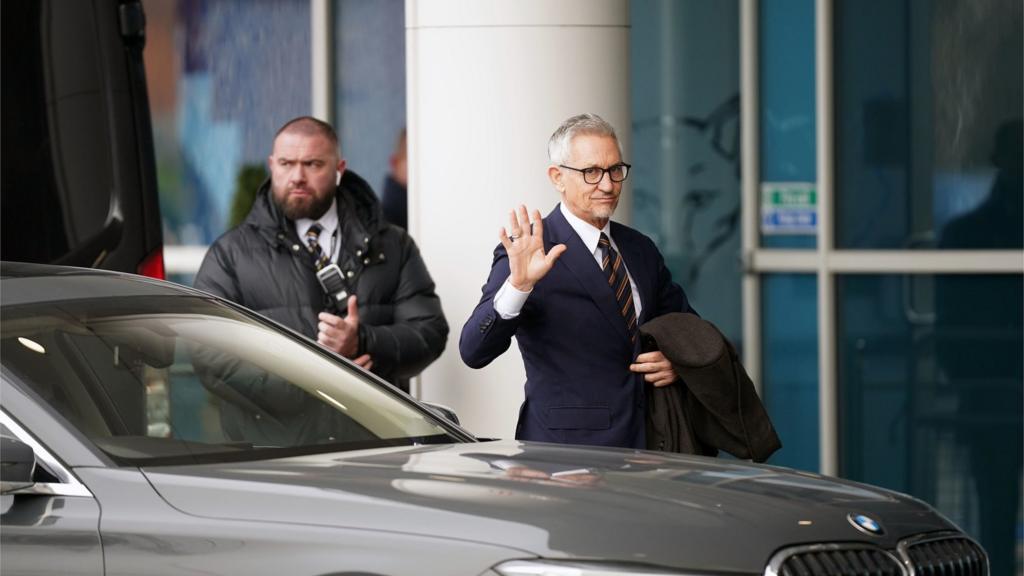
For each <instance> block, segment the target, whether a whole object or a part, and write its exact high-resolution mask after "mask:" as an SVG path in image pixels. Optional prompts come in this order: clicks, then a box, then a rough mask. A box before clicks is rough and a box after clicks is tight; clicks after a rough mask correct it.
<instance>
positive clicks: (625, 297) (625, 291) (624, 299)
mask: <svg viewBox="0 0 1024 576" xmlns="http://www.w3.org/2000/svg"><path fill="white" fill-rule="evenodd" d="M597 245H598V246H600V247H601V251H602V252H603V253H604V257H603V258H602V259H601V269H602V270H604V275H605V277H606V278H608V286H610V287H611V289H612V290H613V291H614V293H615V301H616V302H618V303H619V313H620V314H622V318H623V320H625V321H626V333H627V334H629V341H630V342H636V332H637V326H636V308H635V307H634V306H633V289H632V288H631V287H630V286H629V276H628V275H627V274H626V267H625V266H623V265H622V256H620V255H619V253H618V252H616V251H615V249H614V248H612V243H611V241H610V240H608V236H607V235H605V233H604V232H602V233H601V239H600V240H598V241H597Z"/></svg>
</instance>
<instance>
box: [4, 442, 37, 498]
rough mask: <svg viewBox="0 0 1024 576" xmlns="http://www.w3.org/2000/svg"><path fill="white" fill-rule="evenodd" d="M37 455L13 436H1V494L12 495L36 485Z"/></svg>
mask: <svg viewBox="0 0 1024 576" xmlns="http://www.w3.org/2000/svg"><path fill="white" fill-rule="evenodd" d="M35 471H36V454H35V452H33V451H32V447H31V446H29V445H28V444H25V443H24V442H22V441H21V440H18V439H17V438H14V437H12V436H0V494H10V493H12V492H16V491H18V490H22V489H24V488H28V487H29V486H32V485H33V484H35V481H34V480H33V477H34V476H35Z"/></svg>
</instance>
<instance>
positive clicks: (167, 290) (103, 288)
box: [0, 262, 209, 307]
mask: <svg viewBox="0 0 1024 576" xmlns="http://www.w3.org/2000/svg"><path fill="white" fill-rule="evenodd" d="M131 296H204V297H209V295H208V294H205V293H203V292H200V291H198V290H193V289H191V288H188V287H185V286H181V285H178V284H173V283H171V282H164V281H162V280H155V279H153V278H148V277H145V276H138V275H135V274H127V273H124V272H112V271H109V270H96V269H91V268H75V267H71V266H54V265H50V264H29V263H25V262H0V303H2V304H3V306H5V307H7V306H21V305H31V304H44V303H54V302H61V301H69V300H81V299H85V298H119V297H131Z"/></svg>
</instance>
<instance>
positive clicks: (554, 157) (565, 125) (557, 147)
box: [548, 114, 622, 164]
mask: <svg viewBox="0 0 1024 576" xmlns="http://www.w3.org/2000/svg"><path fill="white" fill-rule="evenodd" d="M582 134H588V135H593V136H611V137H612V138H614V139H615V145H616V146H618V148H619V156H622V144H620V143H619V137H618V136H616V135H615V128H612V125H611V124H609V123H608V122H607V121H606V120H605V119H604V118H601V117H600V116H598V115H597V114H577V115H576V116H573V117H572V118H569V119H568V120H566V121H565V122H562V125H561V126H559V127H558V129H556V130H555V132H554V134H552V135H551V139H550V140H548V158H549V159H550V160H551V163H552V164H565V163H566V162H568V161H569V147H570V145H571V144H572V139H573V138H575V137H577V136H580V135H582Z"/></svg>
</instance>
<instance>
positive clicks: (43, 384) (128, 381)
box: [0, 297, 456, 464]
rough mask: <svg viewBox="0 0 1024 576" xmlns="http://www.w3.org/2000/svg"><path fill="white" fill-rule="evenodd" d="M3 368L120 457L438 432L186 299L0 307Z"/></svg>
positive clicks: (384, 395) (256, 326) (302, 354)
mask: <svg viewBox="0 0 1024 576" xmlns="http://www.w3.org/2000/svg"><path fill="white" fill-rule="evenodd" d="M3 325H4V331H3V338H2V340H0V351H2V354H3V358H4V366H5V368H8V369H10V370H12V372H13V373H14V374H15V375H16V376H17V377H18V379H19V380H20V381H21V382H22V383H23V384H24V385H25V386H27V387H29V388H30V389H32V390H33V391H34V392H35V393H36V394H37V395H38V396H40V397H41V398H42V399H43V401H45V402H46V403H48V404H49V405H50V407H51V408H53V409H54V411H55V412H56V413H58V414H60V415H61V416H62V417H64V418H66V419H67V420H68V422H69V423H70V424H71V425H72V426H74V427H75V428H77V429H78V430H79V431H80V432H81V433H82V434H83V435H85V436H86V437H87V438H89V439H90V440H91V441H93V442H94V443H95V444H96V446H97V447H99V448H100V449H101V450H103V451H104V452H106V453H107V454H108V455H110V456H111V457H112V458H114V459H115V460H116V461H119V462H125V463H142V462H145V463H147V464H161V463H163V464H166V463H172V462H192V461H219V460H229V459H230V460H240V459H249V458H265V457H273V456H277V455H281V454H282V453H285V452H286V453H288V454H293V453H297V452H309V451H328V450H345V449H355V448H366V447H379V446H390V445H400V444H411V443H414V442H419V443H431V442H452V441H455V440H456V439H455V438H453V437H452V436H450V435H448V434H447V432H446V431H445V429H444V428H443V427H442V426H440V425H439V424H438V423H437V422H436V420H435V419H434V418H432V417H427V416H426V415H425V414H424V413H423V412H422V411H420V410H419V409H417V408H416V407H414V406H413V405H412V404H409V403H407V402H403V401H402V400H400V399H399V398H398V397H397V396H396V394H395V393H394V392H393V391H391V390H388V389H387V386H386V385H384V384H378V383H376V382H374V381H373V380H372V379H370V378H369V377H367V376H365V375H364V374H362V372H361V371H359V370H358V369H355V368H352V367H349V366H345V365H341V364H340V363H338V362H337V361H336V360H335V359H333V358H331V357H330V356H329V355H328V354H326V353H325V352H324V351H322V350H320V349H319V348H317V346H316V345H315V344H313V343H311V342H307V341H306V340H305V339H299V338H295V337H291V336H287V335H285V334H283V333H280V332H278V331H276V330H275V329H273V328H271V327H268V326H266V325H264V324H262V323H259V322H256V321H254V320H251V319H249V318H248V317H246V316H244V315H241V314H239V313H237V312H234V311H233V310H231V309H229V308H227V307H224V306H221V305H217V304H214V303H211V302H210V301H207V300H204V299H199V298H177V297H148V298H144V299H143V298H131V297H128V298H121V299H118V300H117V301H116V302H111V301H109V299H108V301H102V300H84V301H77V302H76V301H68V302H63V303H61V305H60V306H59V307H58V308H55V307H53V306H52V305H47V306H21V307H8V308H6V309H5V310H4V314H3Z"/></svg>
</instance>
